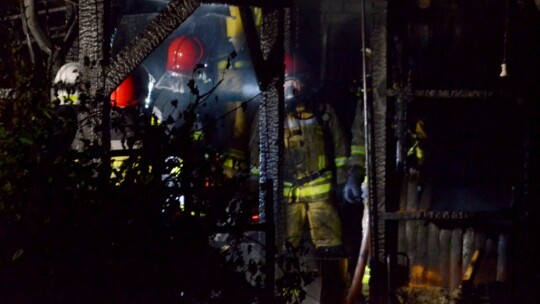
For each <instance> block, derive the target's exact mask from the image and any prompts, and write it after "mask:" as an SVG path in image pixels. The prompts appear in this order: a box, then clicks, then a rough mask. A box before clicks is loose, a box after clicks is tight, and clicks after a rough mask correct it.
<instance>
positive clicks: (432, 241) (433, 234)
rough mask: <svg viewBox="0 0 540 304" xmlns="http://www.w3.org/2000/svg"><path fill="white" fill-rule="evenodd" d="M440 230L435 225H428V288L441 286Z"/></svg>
mask: <svg viewBox="0 0 540 304" xmlns="http://www.w3.org/2000/svg"><path fill="white" fill-rule="evenodd" d="M439 260H440V258H439V228H438V227H437V225H435V224H433V223H429V224H428V265H427V272H426V280H427V285H428V286H441V275H440V274H439V267H438V266H439Z"/></svg>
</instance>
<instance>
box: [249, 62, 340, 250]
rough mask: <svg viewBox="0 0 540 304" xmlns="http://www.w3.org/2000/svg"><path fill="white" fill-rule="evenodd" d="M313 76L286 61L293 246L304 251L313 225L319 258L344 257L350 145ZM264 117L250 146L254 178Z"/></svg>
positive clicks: (286, 133) (286, 153) (289, 223)
mask: <svg viewBox="0 0 540 304" xmlns="http://www.w3.org/2000/svg"><path fill="white" fill-rule="evenodd" d="M307 75H308V73H307V71H306V70H305V66H303V65H302V64H301V63H300V62H299V61H298V60H296V59H295V58H294V57H290V56H288V55H286V56H285V83H284V89H285V92H284V94H285V103H286V113H285V119H284V120H285V121H284V141H285V142H284V185H283V191H284V193H283V196H284V198H285V202H286V208H285V210H286V231H287V241H288V242H289V243H291V244H292V245H293V246H298V245H299V244H300V241H301V239H302V236H303V230H304V226H305V224H306V222H307V225H308V227H309V233H310V237H311V241H312V243H313V244H314V245H315V248H316V253H317V254H318V255H319V256H321V257H343V255H344V249H343V245H342V239H341V236H342V231H341V220H340V218H339V216H338V212H337V208H336V190H337V189H341V188H340V185H343V183H344V182H345V172H344V168H345V163H346V159H347V158H346V153H347V148H346V142H345V138H344V134H343V132H342V130H341V127H340V125H339V121H338V120H337V116H336V114H335V112H334V110H333V109H332V108H331V107H330V105H328V104H327V103H325V102H319V101H318V100H316V98H315V95H316V94H314V93H311V92H309V90H310V87H309V84H308V82H307V80H308V78H307ZM257 120H258V115H257V117H256V118H255V122H254V126H255V127H253V129H252V137H251V141H250V147H251V168H252V169H251V171H252V176H253V175H257V174H258V173H259V172H258V168H259V166H258V161H259V158H258V155H259V150H258V149H259V144H258V140H259V134H258V128H257V125H258V123H257Z"/></svg>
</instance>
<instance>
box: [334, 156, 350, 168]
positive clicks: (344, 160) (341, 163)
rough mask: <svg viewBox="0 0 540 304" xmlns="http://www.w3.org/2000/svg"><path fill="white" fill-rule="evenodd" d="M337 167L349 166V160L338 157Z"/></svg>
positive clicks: (336, 159) (336, 160)
mask: <svg viewBox="0 0 540 304" xmlns="http://www.w3.org/2000/svg"><path fill="white" fill-rule="evenodd" d="M334 161H335V163H336V167H337V168H340V167H344V166H345V165H346V164H347V158H346V157H336V158H335V160H334Z"/></svg>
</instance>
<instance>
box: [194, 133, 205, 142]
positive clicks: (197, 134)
mask: <svg viewBox="0 0 540 304" xmlns="http://www.w3.org/2000/svg"><path fill="white" fill-rule="evenodd" d="M203 135H204V133H203V131H193V133H192V134H191V139H193V140H195V141H199V140H202V139H203Z"/></svg>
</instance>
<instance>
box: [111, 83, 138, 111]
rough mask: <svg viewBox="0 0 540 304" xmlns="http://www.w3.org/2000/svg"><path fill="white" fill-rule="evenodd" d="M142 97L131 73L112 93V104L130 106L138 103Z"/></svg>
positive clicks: (114, 105) (121, 106)
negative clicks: (137, 90) (137, 91)
mask: <svg viewBox="0 0 540 304" xmlns="http://www.w3.org/2000/svg"><path fill="white" fill-rule="evenodd" d="M139 101H140V98H139V97H138V96H137V93H136V90H135V80H134V78H133V76H132V75H129V76H128V77H127V78H126V79H124V81H122V83H121V84H120V85H119V86H118V87H117V88H116V89H115V90H114V91H113V92H112V94H111V105H112V106H113V107H119V108H124V107H130V106H134V105H136V104H138V103H139Z"/></svg>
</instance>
